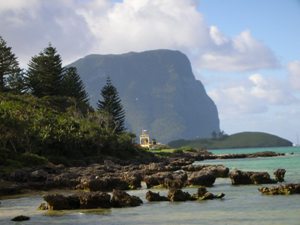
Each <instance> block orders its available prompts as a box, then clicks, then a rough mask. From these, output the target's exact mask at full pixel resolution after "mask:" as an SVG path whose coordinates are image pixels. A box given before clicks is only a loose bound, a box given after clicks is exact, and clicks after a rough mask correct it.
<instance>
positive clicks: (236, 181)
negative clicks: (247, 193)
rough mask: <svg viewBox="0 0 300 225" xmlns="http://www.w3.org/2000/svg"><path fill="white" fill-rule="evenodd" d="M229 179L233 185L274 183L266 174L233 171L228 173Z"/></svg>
mask: <svg viewBox="0 0 300 225" xmlns="http://www.w3.org/2000/svg"><path fill="white" fill-rule="evenodd" d="M229 177H230V179H231V183H232V184H233V185H241V184H274V183H276V181H275V180H273V179H271V178H270V175H269V174H268V173H267V172H252V171H241V170H233V171H231V172H230V173H229Z"/></svg>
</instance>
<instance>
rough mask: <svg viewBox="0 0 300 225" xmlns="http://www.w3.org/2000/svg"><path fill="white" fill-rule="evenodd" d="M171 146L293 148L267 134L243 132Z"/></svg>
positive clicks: (278, 138) (187, 141)
mask: <svg viewBox="0 0 300 225" xmlns="http://www.w3.org/2000/svg"><path fill="white" fill-rule="evenodd" d="M169 145H170V146H171V147H174V148H178V147H182V146H190V147H193V148H208V149H224V148H255V147H280V146H292V143H291V142H290V141H288V140H285V139H283V138H280V137H277V136H275V135H271V134H267V133H262V132H242V133H237V134H233V135H230V136H228V135H225V136H223V137H221V138H211V139H194V140H183V139H182V140H176V141H172V142H170V143H169Z"/></svg>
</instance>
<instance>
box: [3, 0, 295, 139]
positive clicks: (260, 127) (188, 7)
mask: <svg viewBox="0 0 300 225" xmlns="http://www.w3.org/2000/svg"><path fill="white" fill-rule="evenodd" d="M0 35H2V36H3V38H4V39H5V40H6V41H7V42H8V44H9V45H10V46H11V47H12V48H13V51H14V52H15V54H16V55H17V56H18V58H19V61H20V63H21V65H22V66H23V67H26V65H27V63H28V62H29V60H30V57H32V56H33V55H36V54H38V53H39V52H40V51H41V50H42V49H43V48H44V47H46V46H47V45H48V43H49V42H51V43H52V45H53V46H55V47H56V48H57V50H58V51H59V53H60V54H61V56H62V58H63V60H64V63H65V64H68V63H70V62H72V61H74V60H76V59H78V58H80V57H83V56H85V55H87V54H91V53H97V54H108V53H124V52H129V51H144V50H150V49H159V48H169V49H176V50H180V51H182V52H184V53H185V54H186V55H187V56H188V57H189V59H190V61H191V63H192V67H193V71H194V74H195V77H196V79H199V80H200V81H202V82H203V84H204V85H205V88H206V91H207V93H208V95H209V96H210V97H211V98H212V99H213V100H214V102H215V103H216V105H217V107H218V111H219V117H220V120H221V129H222V130H224V131H225V132H227V133H229V134H232V133H236V132H241V131H264V132H269V133H273V134H276V135H279V136H282V137H284V138H287V139H290V140H291V141H295V140H296V136H297V135H299V136H300V129H299V127H300V120H299V118H300V104H299V100H300V55H299V50H300V41H299V37H300V1H299V0H226V1H225V0H176V1H175V0H118V1H112V0H64V1H62V0H51V1H48V0H26V1H24V0H10V1H3V2H1V5H0Z"/></svg>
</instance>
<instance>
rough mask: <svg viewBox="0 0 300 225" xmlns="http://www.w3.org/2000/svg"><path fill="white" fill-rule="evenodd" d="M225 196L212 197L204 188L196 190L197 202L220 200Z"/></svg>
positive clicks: (222, 194)
mask: <svg viewBox="0 0 300 225" xmlns="http://www.w3.org/2000/svg"><path fill="white" fill-rule="evenodd" d="M224 196H225V194H224V193H221V194H219V195H214V194H212V193H210V192H208V191H207V190H206V187H199V188H198V190H197V194H196V196H194V197H196V198H197V199H198V200H212V199H221V198H223V197H224Z"/></svg>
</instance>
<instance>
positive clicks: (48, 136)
mask: <svg viewBox="0 0 300 225" xmlns="http://www.w3.org/2000/svg"><path fill="white" fill-rule="evenodd" d="M53 98H54V100H53ZM57 98H58V97H57V96H53V97H50V96H47V97H43V98H36V97H33V96H31V95H14V94H11V93H5V94H0V158H1V159H0V163H1V164H3V165H4V164H5V162H6V163H7V162H9V161H8V160H12V161H11V162H12V163H13V162H14V161H20V162H21V163H25V164H26V165H29V164H31V162H32V163H33V164H34V160H37V163H44V158H39V157H45V158H46V159H49V161H52V162H57V163H64V164H70V165H71V164H72V162H75V161H76V160H77V161H78V160H83V161H84V160H86V161H88V162H93V161H95V160H99V159H101V158H102V159H103V158H105V156H108V155H109V156H113V157H118V158H126V159H128V158H132V157H135V155H137V149H136V147H135V145H134V144H133V142H132V140H133V139H134V135H132V134H130V133H126V132H122V133H119V134H118V133H113V132H111V131H110V130H107V129H105V126H101V124H105V123H106V121H107V118H106V117H105V115H103V114H102V113H101V112H92V111H88V112H87V113H86V114H82V113H80V112H78V111H76V107H75V106H74V104H76V101H75V102H74V101H73V100H72V98H67V97H59V99H60V103H61V104H58V105H54V106H53V105H52V103H53V101H54V102H56V100H57ZM72 103H73V105H72Z"/></svg>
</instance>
